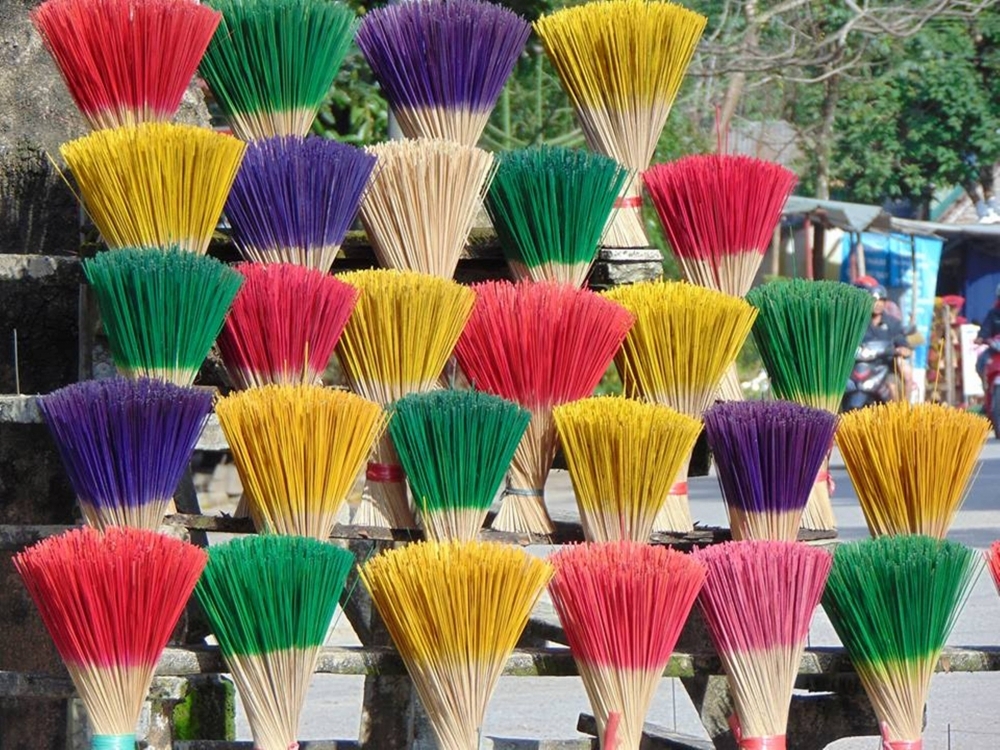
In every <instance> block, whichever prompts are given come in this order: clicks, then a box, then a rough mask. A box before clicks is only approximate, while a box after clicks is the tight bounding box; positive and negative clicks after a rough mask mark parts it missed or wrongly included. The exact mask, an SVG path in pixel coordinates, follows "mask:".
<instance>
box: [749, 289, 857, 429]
mask: <svg viewBox="0 0 1000 750" xmlns="http://www.w3.org/2000/svg"><path fill="white" fill-rule="evenodd" d="M746 299H747V302H749V303H750V304H751V305H753V306H754V307H756V308H757V310H758V314H757V320H756V322H754V326H753V337H754V341H756V342H757V349H758V350H759V351H760V356H761V359H762V360H763V361H764V367H765V369H766V370H767V375H768V377H769V378H770V380H771V388H772V389H773V390H774V395H775V396H777V397H778V398H779V399H782V400H784V401H795V402H797V403H800V404H804V405H805V406H811V407H813V408H815V409H825V410H826V411H828V412H831V413H833V414H836V413H837V412H839V411H840V401H841V398H843V395H844V384H845V383H847V379H848V378H849V377H850V375H851V370H853V369H854V357H855V355H856V353H857V349H858V345H859V344H860V343H861V339H862V338H863V337H864V335H865V331H866V330H868V325H869V323H870V322H871V316H872V306H873V305H874V304H875V303H874V301H873V299H872V296H871V295H870V294H868V293H867V292H866V291H864V290H863V289H858V288H856V287H853V286H850V285H849V284H842V283H840V282H839V281H807V280H805V279H790V280H787V281H772V282H771V283H769V284H764V285H763V286H759V287H757V288H756V289H752V290H751V291H750V292H748V293H747V295H746Z"/></svg>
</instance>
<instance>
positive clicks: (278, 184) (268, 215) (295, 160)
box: [226, 136, 375, 272]
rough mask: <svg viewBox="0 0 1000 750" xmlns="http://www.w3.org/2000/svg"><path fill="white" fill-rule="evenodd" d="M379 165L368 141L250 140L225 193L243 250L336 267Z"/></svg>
mask: <svg viewBox="0 0 1000 750" xmlns="http://www.w3.org/2000/svg"><path fill="white" fill-rule="evenodd" d="M374 167H375V157H374V156H372V155H371V154H368V153H366V152H365V151H363V150H362V149H359V148H355V147H354V146H348V145H347V144H344V143H338V142H337V141H331V140H327V139H326V138H320V137H318V136H310V137H308V138H298V137H284V138H281V137H279V138H268V139H266V140H262V141H257V142H255V143H252V144H250V145H249V146H248V147H247V152H246V155H245V156H244V158H243V163H242V165H241V166H240V171H239V172H238V173H237V175H236V179H235V181H234V182H233V189H232V192H230V194H229V199H228V200H227V201H226V217H227V218H228V219H229V222H230V223H231V224H232V227H233V242H234V243H235V244H236V247H237V248H238V249H239V251H240V254H241V255H242V256H243V257H244V258H245V259H246V260H249V261H253V262H255V263H294V264H296V265H300V266H308V267H309V268H315V269H318V270H320V271H324V272H325V271H329V270H330V268H331V267H332V266H333V262H334V261H335V260H336V258H337V253H338V252H339V251H340V245H341V243H342V242H343V241H344V236H345V235H346V234H347V231H348V230H349V229H350V228H351V224H352V223H353V222H354V218H355V216H356V215H357V213H358V206H359V205H360V203H361V197H362V196H363V195H364V192H365V187H366V186H367V185H368V180H369V178H370V176H371V174H372V169H373V168H374Z"/></svg>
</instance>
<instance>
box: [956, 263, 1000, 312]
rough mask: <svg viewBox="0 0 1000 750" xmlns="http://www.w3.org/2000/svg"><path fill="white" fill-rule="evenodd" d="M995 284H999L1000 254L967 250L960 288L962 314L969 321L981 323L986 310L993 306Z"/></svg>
mask: <svg viewBox="0 0 1000 750" xmlns="http://www.w3.org/2000/svg"><path fill="white" fill-rule="evenodd" d="M997 284H1000V256H997V255H991V254H989V253H982V252H979V251H978V250H973V249H970V250H967V251H966V253H965V280H964V284H963V289H962V296H963V297H965V308H964V309H963V310H962V315H964V316H965V317H966V318H968V319H969V320H970V321H975V322H976V323H982V322H983V318H984V317H985V316H986V311H987V310H989V309H990V308H991V307H993V302H994V300H996V291H997Z"/></svg>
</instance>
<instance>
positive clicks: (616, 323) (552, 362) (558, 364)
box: [455, 281, 634, 534]
mask: <svg viewBox="0 0 1000 750" xmlns="http://www.w3.org/2000/svg"><path fill="white" fill-rule="evenodd" d="M475 290H476V303H475V307H474V308H473V311H472V317H471V318H470V319H469V322H468V324H467V325H466V327H465V330H464V331H463V333H462V336H461V337H460V338H459V340H458V344H457V346H456V347H455V356H456V358H457V359H458V363H459V365H460V366H461V368H462V370H463V372H465V374H466V376H467V377H468V379H469V382H470V383H471V384H472V385H473V387H475V388H477V389H479V390H483V391H487V392H489V393H493V394H495V395H497V396H500V397H501V398H505V399H507V400H508V401H513V402H515V403H516V404H519V405H520V406H522V407H524V408H525V409H527V410H528V411H530V412H531V422H530V423H529V424H528V430H527V432H526V433H525V435H524V438H522V440H521V443H520V445H518V447H517V451H516V452H515V453H514V460H513V462H512V463H511V470H510V477H509V484H508V487H507V489H506V491H505V493H504V498H503V504H502V505H501V507H500V512H499V513H498V514H497V516H496V518H495V519H494V521H493V528H494V529H497V530H499V531H511V532H516V533H534V534H551V533H552V532H553V531H555V527H554V526H553V525H552V519H551V518H549V514H548V511H547V510H546V509H545V500H544V488H545V481H546V479H547V478H548V475H549V470H550V469H551V468H552V460H553V458H554V457H555V453H556V447H557V445H558V436H557V434H556V426H555V422H554V420H553V417H552V409H553V408H554V407H556V406H558V405H559V404H564V403H567V402H569V401H576V400H578V399H581V398H586V397H587V396H590V395H591V394H592V393H593V392H594V389H595V388H596V387H597V384H598V383H599V382H600V381H601V377H603V375H604V373H605V372H606V371H607V369H608V367H609V366H610V365H611V361H612V359H613V357H614V356H615V353H616V352H617V351H618V349H619V348H620V347H621V343H622V341H623V340H624V338H625V336H626V334H627V333H628V331H629V328H631V326H632V322H633V321H634V317H633V315H632V313H630V312H629V311H628V310H626V309H625V308H624V307H622V306H621V305H619V304H618V303H616V302H612V301H611V300H609V299H605V298H604V297H602V296H601V295H598V294H595V293H594V292H592V291H590V290H589V289H578V288H577V287H575V286H573V285H571V284H560V283H558V282H554V281H539V282H532V281H521V282H518V283H516V284H511V283H509V282H495V281H490V282H485V283H483V284H478V285H476V287H475Z"/></svg>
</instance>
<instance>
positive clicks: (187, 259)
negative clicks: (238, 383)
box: [83, 248, 243, 385]
mask: <svg viewBox="0 0 1000 750" xmlns="http://www.w3.org/2000/svg"><path fill="white" fill-rule="evenodd" d="M83 272H84V274H85V275H86V276H87V281H88V282H90V286H91V287H92V288H93V290H94V295H95V296H96V297H97V303H98V305H99V307H100V310H101V321H102V323H103V325H104V332H105V334H107V337H108V341H109V342H110V344H111V355H112V357H113V358H114V360H115V366H116V367H117V368H118V371H119V372H120V373H121V374H122V375H125V376H128V377H131V378H136V377H148V378H159V379H161V380H166V381H167V382H170V383H174V384H176V385H191V383H193V382H194V379H195V376H196V375H197V374H198V370H199V369H200V368H201V365H202V363H203V362H204V361H205V357H206V356H207V355H208V352H209V350H210V349H211V348H212V344H213V343H215V338H216V336H218V335H219V331H220V330H222V324H223V321H224V320H225V318H226V313H227V312H228V311H229V306H230V304H232V301H233V299H234V298H235V297H236V293H237V292H238V291H239V289H240V285H241V284H242V282H243V277H242V276H241V275H240V274H239V273H238V272H236V271H234V270H233V269H231V268H229V267H228V266H226V265H225V264H223V263H220V262H219V261H217V260H215V259H214V258H210V257H208V256H204V255H196V254H194V253H187V252H182V251H180V250H176V249H172V250H158V249H135V248H126V249H121V250H108V251H107V252H101V253H98V254H97V255H96V256H95V257H93V258H90V259H88V260H85V261H84V262H83Z"/></svg>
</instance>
